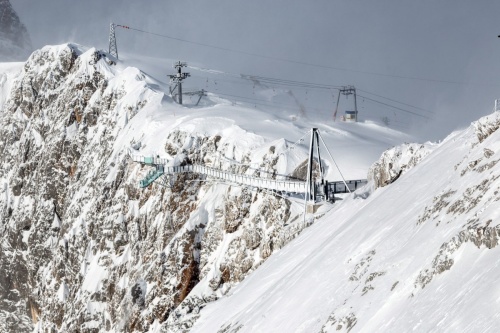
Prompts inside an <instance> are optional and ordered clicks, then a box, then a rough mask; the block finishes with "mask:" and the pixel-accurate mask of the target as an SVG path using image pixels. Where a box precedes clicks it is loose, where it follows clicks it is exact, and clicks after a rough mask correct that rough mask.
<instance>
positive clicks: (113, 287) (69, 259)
mask: <svg viewBox="0 0 500 333" xmlns="http://www.w3.org/2000/svg"><path fill="white" fill-rule="evenodd" d="M2 3H5V1H4V2H2ZM148 80H150V79H149V78H148V77H146V75H145V74H144V73H142V72H141V71H139V70H137V69H135V68H118V67H117V66H112V65H110V62H108V61H107V59H106V57H105V54H103V53H102V52H98V51H96V50H95V49H89V50H87V49H85V48H83V47H81V46H78V45H73V44H69V45H61V46H56V47H45V48H43V49H41V50H38V51H35V52H34V53H33V54H32V55H31V57H30V58H29V60H28V61H27V62H26V64H25V65H24V68H23V70H22V73H21V74H20V75H19V76H17V78H16V79H15V81H14V82H12V84H11V85H12V89H11V91H10V95H9V96H8V98H7V100H6V102H5V104H4V105H3V108H2V109H1V112H0V124H1V125H0V152H1V154H0V234H1V235H2V244H1V247H2V250H1V251H0V272H1V273H0V331H4V332H14V331H15V332H29V331H32V330H33V329H34V330H35V331H36V332H123V331H128V332H145V331H169V332H181V331H185V330H186V329H188V328H189V327H190V326H191V325H192V323H193V322H194V320H196V318H197V312H198V311H199V310H200V308H203V307H204V306H205V304H207V303H208V302H210V301H213V300H215V299H217V298H218V297H220V296H222V295H224V294H225V293H227V292H228V291H229V290H230V289H231V288H232V287H233V286H234V285H236V284H238V283H239V282H240V281H241V280H243V279H244V278H245V276H246V275H247V274H249V272H252V271H253V270H255V269H256V268H257V267H258V266H259V265H260V264H261V263H262V262H263V261H264V260H266V258H268V257H269V256H270V254H271V253H272V252H273V251H274V250H276V249H277V248H279V247H281V246H283V245H284V244H285V243H287V242H288V241H289V240H290V239H292V238H293V237H294V236H295V235H296V234H297V232H298V231H299V230H300V229H301V225H300V223H298V222H297V221H296V220H297V217H298V215H299V214H300V213H301V212H300V211H299V210H298V209H297V208H294V206H293V205H292V204H291V203H290V202H289V201H288V200H287V199H284V198H281V197H279V196H274V195H269V194H267V193H265V192H261V191H257V190H248V191H247V190H242V189H241V188H237V187H232V186H230V185H227V184H220V183H217V182H213V181H211V180H209V179H208V180H207V179H201V178H200V177H199V176H197V175H179V176H177V177H175V178H173V179H170V180H169V182H168V183H167V185H168V186H160V185H158V184H154V185H153V186H151V187H149V188H148V189H145V190H141V189H139V188H138V181H139V180H140V179H141V178H142V177H143V176H144V175H145V174H146V172H147V171H148V168H147V167H142V166H140V165H139V164H137V163H133V162H132V161H131V159H130V157H129V152H130V151H137V152H140V151H139V150H138V149H142V148H144V147H145V146H146V143H145V142H146V141H147V140H143V141H141V138H144V136H145V133H144V132H139V133H138V132H137V131H134V129H133V126H134V124H135V123H134V122H137V123H139V122H142V123H143V122H144V121H145V119H152V117H153V115H152V114H153V113H152V110H156V109H158V108H159V107H160V106H161V105H162V103H163V104H165V103H166V104H167V106H168V105H170V104H171V100H170V99H169V98H168V97H165V96H164V95H163V93H161V92H158V91H156V90H155V89H154V88H152V87H151V86H150V85H149V84H148V83H147V82H146V81H148ZM138 115H140V116H141V117H144V118H142V120H140V121H137V119H138ZM153 118H154V117H153ZM151 124H153V125H154V122H152V123H151ZM153 125H152V126H153ZM130 133H132V134H130ZM240 135H242V136H241V138H242V139H243V140H247V139H248V141H249V142H257V143H259V144H262V142H261V141H259V139H258V138H257V139H256V137H255V136H254V135H251V136H249V137H248V138H246V137H245V135H250V134H244V133H243V134H241V133H240ZM161 140H162V142H163V143H162V145H161V146H160V148H161V149H159V150H158V153H161V154H162V155H168V156H171V157H172V158H175V159H176V161H177V162H178V163H181V164H186V163H193V162H197V163H204V164H207V165H213V164H214V163H219V165H223V166H224V167H225V168H231V170H233V171H235V172H246V173H247V174H248V173H251V172H252V170H251V169H249V168H248V166H245V165H229V164H227V163H226V164H224V163H223V161H222V160H221V156H224V155H231V156H234V155H235V154H239V155H241V158H240V160H241V161H246V162H249V163H250V162H251V163H254V164H256V165H259V166H260V170H268V171H269V174H270V175H272V174H273V171H274V172H275V168H276V161H277V160H278V158H279V154H280V153H281V152H282V150H280V149H277V148H276V147H275V146H271V145H268V146H266V144H264V145H263V146H262V145H261V147H260V149H263V153H262V154H260V155H259V157H258V158H255V157H252V155H250V153H249V152H245V151H239V150H238V147H235V146H234V145H231V144H228V143H227V142H225V138H224V136H220V135H210V134H206V135H205V134H200V133H196V132H195V131H186V130H183V129H179V128H177V129H175V130H172V131H170V132H165V133H164V135H163V136H162V138H161ZM141 147H142V148H141ZM255 172H258V171H255ZM293 221H295V222H293ZM195 286H205V287H204V288H201V289H203V290H204V291H203V292H197V293H196V294H193V293H191V291H192V290H193V288H194V287H195Z"/></svg>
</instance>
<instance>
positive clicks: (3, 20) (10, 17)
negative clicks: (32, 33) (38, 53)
mask: <svg viewBox="0 0 500 333" xmlns="http://www.w3.org/2000/svg"><path fill="white" fill-rule="evenodd" d="M30 52H31V39H30V37H29V34H28V30H26V27H25V26H24V24H23V23H22V22H21V20H20V19H19V17H18V16H17V13H16V12H15V11H14V9H13V8H12V5H11V4H10V2H9V0H0V61H13V60H17V61H19V60H25V59H26V57H27V56H28V55H29V53H30Z"/></svg>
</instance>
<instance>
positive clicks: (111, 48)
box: [109, 23, 118, 60]
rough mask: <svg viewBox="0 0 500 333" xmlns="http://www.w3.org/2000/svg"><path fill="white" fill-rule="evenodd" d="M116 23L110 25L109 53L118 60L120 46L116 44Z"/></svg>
mask: <svg viewBox="0 0 500 333" xmlns="http://www.w3.org/2000/svg"><path fill="white" fill-rule="evenodd" d="M115 26H116V25H115V24H114V23H111V24H110V25H109V54H111V55H112V56H113V57H115V58H116V59H117V60H118V47H117V46H116V36H115Z"/></svg>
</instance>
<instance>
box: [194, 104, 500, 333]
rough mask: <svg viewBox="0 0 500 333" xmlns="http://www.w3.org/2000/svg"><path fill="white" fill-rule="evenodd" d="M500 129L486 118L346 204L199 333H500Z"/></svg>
mask: <svg viewBox="0 0 500 333" xmlns="http://www.w3.org/2000/svg"><path fill="white" fill-rule="evenodd" d="M499 126H500V113H495V114H492V115H491V116H488V117H485V118H483V119H481V120H479V121H478V122H476V123H474V124H472V125H471V126H470V127H469V128H468V129H467V130H465V131H462V132H455V133H452V134H451V135H450V136H449V137H448V138H447V139H446V140H445V141H444V142H443V143H442V144H441V145H440V146H439V147H438V148H436V149H435V150H434V152H432V153H431V154H430V155H429V156H427V157H426V158H425V159H424V160H423V161H422V162H421V163H420V164H419V165H417V166H416V167H414V168H413V169H412V170H410V171H408V172H407V173H406V174H404V175H403V176H401V178H399V179H398V180H397V181H396V182H395V183H393V184H391V185H389V186H387V187H384V188H379V189H377V190H376V191H374V192H373V193H372V194H371V195H370V197H368V199H366V200H363V199H361V198H359V197H358V198H356V195H353V196H350V197H349V198H347V199H346V200H345V201H344V202H343V203H342V204H341V205H338V206H337V207H336V208H334V209H333V210H332V211H330V212H329V213H328V214H327V215H326V216H325V217H323V218H321V219H320V220H318V221H317V222H316V223H315V224H314V225H313V226H311V227H310V228H308V229H307V230H305V231H304V232H303V234H301V235H300V237H298V238H297V239H295V240H294V241H292V242H291V243H289V244H288V245H287V246H286V247H285V248H283V249H281V250H280V251H278V252H276V253H274V255H273V256H271V258H269V259H268V260H267V261H266V262H265V263H264V264H263V265H262V266H261V267H260V268H259V269H258V270H257V271H255V272H254V273H253V274H251V275H250V276H249V277H247V279H246V280H245V281H243V282H242V283H241V284H240V285H238V286H237V287H235V288H234V289H232V290H231V292H230V293H229V294H228V296H226V297H224V298H222V299H220V300H218V301H216V302H214V303H212V304H209V305H207V306H206V308H204V309H202V310H201V312H200V316H201V317H200V319H199V320H198V321H197V322H196V324H195V326H194V327H193V329H192V332H218V331H224V332H236V331H237V332H320V331H321V332H338V331H340V332H348V331H351V332H495V331H498V330H499V329H500V311H499V310H500V288H499V287H498V286H497V283H496V282H497V281H498V279H499V278H500V247H498V238H499V237H498V235H499V234H500V232H499V231H500V226H499V219H498V217H499V214H500V209H499V207H500V206H499V203H498V202H499V200H500V186H499V182H498V181H497V179H498V178H499V177H500V165H499V164H497V162H498V161H499V153H500V131H497V129H498V127H499ZM491 133H492V134H491ZM193 292H196V289H195V290H194V291H193Z"/></svg>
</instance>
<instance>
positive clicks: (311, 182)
mask: <svg viewBox="0 0 500 333" xmlns="http://www.w3.org/2000/svg"><path fill="white" fill-rule="evenodd" d="M319 138H320V135H319V131H318V130H317V129H315V128H313V129H312V131H311V146H310V154H309V161H308V171H307V179H306V180H295V179H275V178H270V177H269V176H268V177H256V176H250V175H245V174H239V173H234V172H231V171H227V170H222V169H220V168H216V167H210V166H207V165H200V164H188V165H178V166H167V164H168V160H167V159H165V158H160V157H158V156H157V157H154V156H141V155H131V159H132V160H133V161H134V162H136V163H140V164H141V165H145V166H150V167H153V168H152V169H151V170H150V171H149V172H148V173H147V174H146V176H145V177H144V179H142V180H141V181H140V183H139V185H140V187H141V188H146V187H148V186H150V185H151V184H152V183H154V182H155V181H157V180H158V179H161V178H163V182H164V183H165V181H166V180H167V179H169V177H171V176H174V175H176V174H186V173H193V174H200V175H203V176H205V177H209V178H211V179H214V180H219V181H221V182H225V183H230V184H235V185H239V186H244V187H251V188H258V189H265V190H270V191H274V192H277V193H280V194H282V195H288V196H291V195H303V196H304V199H305V200H306V201H309V200H310V201H313V202H320V201H335V194H338V193H350V192H352V191H355V190H356V189H357V188H359V187H361V186H363V185H365V184H366V183H367V180H366V179H357V180H345V179H343V180H342V181H332V182H329V181H325V180H324V177H323V166H322V162H321V156H320V155H319ZM321 140H322V139H321ZM315 144H316V148H317V154H318V156H317V157H318V158H317V161H318V164H319V171H320V172H319V175H320V177H318V179H313V172H312V170H313V166H312V165H313V153H314V146H315ZM330 156H331V155H330ZM332 159H333V157H332ZM334 163H335V161H334ZM335 165H336V163H335ZM342 178H343V176H342Z"/></svg>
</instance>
